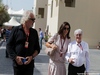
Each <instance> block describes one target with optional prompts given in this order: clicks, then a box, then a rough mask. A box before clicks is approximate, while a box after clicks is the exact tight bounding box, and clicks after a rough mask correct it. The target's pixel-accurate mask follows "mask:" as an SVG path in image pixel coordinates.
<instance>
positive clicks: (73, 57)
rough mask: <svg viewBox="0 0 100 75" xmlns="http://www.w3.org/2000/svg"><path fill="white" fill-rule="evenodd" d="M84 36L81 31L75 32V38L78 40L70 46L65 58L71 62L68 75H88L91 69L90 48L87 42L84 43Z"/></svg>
mask: <svg viewBox="0 0 100 75" xmlns="http://www.w3.org/2000/svg"><path fill="white" fill-rule="evenodd" d="M82 35H83V32H82V30H81V29H77V30H75V31H74V36H75V39H76V40H75V41H72V42H71V43H69V45H68V52H67V54H66V56H65V58H66V60H67V61H68V62H69V65H68V75H80V74H82V73H86V75H88V72H89V67H90V59H89V47H88V44H87V43H86V42H84V41H82ZM82 75H83V74H82Z"/></svg>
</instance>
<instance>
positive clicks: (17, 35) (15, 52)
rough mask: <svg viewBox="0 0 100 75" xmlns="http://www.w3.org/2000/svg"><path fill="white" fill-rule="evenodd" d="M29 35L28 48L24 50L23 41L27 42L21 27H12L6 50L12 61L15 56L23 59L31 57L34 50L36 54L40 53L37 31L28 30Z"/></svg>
mask: <svg viewBox="0 0 100 75" xmlns="http://www.w3.org/2000/svg"><path fill="white" fill-rule="evenodd" d="M29 33H30V34H29V37H28V42H29V46H28V48H25V47H24V46H25V41H26V40H27V36H26V34H25V32H24V29H23V27H22V25H20V26H17V27H14V28H13V29H12V31H11V33H10V37H9V40H8V42H7V45H6V48H7V51H8V53H9V54H10V57H11V58H12V59H13V60H14V61H15V58H16V56H23V57H26V56H32V54H33V53H34V52H35V50H37V51H38V53H39V52H40V47H39V41H38V40H39V39H38V33H37V31H36V30H35V29H33V28H30V30H29Z"/></svg>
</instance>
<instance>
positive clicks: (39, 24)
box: [34, 0, 48, 32]
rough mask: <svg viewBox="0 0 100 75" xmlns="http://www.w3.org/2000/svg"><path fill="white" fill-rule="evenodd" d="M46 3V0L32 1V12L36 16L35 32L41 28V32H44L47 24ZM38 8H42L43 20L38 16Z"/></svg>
mask: <svg viewBox="0 0 100 75" xmlns="http://www.w3.org/2000/svg"><path fill="white" fill-rule="evenodd" d="M47 3H48V0H34V11H35V16H36V21H35V26H34V27H35V29H36V30H38V29H39V28H41V29H42V31H43V32H45V29H46V24H47ZM39 8H44V18H41V16H40V15H39V14H38V9H39Z"/></svg>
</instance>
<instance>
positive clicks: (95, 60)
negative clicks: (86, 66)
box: [0, 42, 100, 75]
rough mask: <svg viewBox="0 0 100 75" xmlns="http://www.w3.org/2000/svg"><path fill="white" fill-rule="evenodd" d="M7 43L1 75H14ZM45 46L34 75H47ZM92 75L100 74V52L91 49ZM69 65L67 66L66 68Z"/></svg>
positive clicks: (0, 52) (0, 62)
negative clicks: (6, 54) (6, 52)
mask: <svg viewBox="0 0 100 75" xmlns="http://www.w3.org/2000/svg"><path fill="white" fill-rule="evenodd" d="M5 49H6V48H5V42H3V43H2V45H1V47H0V59H1V60H0V75H13V68H12V61H11V59H10V58H5ZM44 49H45V46H44V45H43V49H42V50H41V52H40V54H39V55H38V56H37V57H36V58H35V69H34V75H47V73H48V61H49V57H48V56H47V55H46V54H45V52H44ZM89 51H90V61H91V66H90V72H91V74H90V75H99V74H98V73H100V65H99V64H100V50H97V49H90V50H89ZM67 66H68V64H66V67H67Z"/></svg>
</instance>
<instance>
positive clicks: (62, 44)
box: [60, 38, 65, 52]
mask: <svg viewBox="0 0 100 75" xmlns="http://www.w3.org/2000/svg"><path fill="white" fill-rule="evenodd" d="M60 41H61V50H60V51H61V52H62V50H63V47H64V43H65V39H64V42H63V43H62V39H61V38H60Z"/></svg>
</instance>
